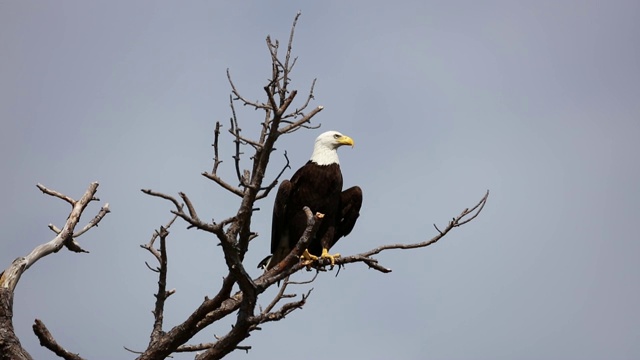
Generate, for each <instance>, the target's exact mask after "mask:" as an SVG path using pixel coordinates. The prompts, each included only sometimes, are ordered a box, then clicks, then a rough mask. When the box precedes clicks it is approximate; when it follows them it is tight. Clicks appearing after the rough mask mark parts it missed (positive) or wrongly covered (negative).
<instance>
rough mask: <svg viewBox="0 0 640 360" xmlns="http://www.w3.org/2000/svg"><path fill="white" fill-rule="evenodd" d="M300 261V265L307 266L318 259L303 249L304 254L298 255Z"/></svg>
mask: <svg viewBox="0 0 640 360" xmlns="http://www.w3.org/2000/svg"><path fill="white" fill-rule="evenodd" d="M300 260H301V261H302V265H304V266H309V265H311V264H312V263H313V262H314V261H316V260H318V257H317V256H315V255H313V254H311V253H310V252H309V250H307V249H304V252H303V253H302V255H300Z"/></svg>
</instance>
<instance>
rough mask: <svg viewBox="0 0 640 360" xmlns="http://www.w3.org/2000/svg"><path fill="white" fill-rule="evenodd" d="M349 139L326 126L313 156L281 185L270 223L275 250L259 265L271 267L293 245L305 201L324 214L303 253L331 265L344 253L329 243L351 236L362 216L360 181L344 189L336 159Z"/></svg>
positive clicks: (303, 224)
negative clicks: (335, 252)
mask: <svg viewBox="0 0 640 360" xmlns="http://www.w3.org/2000/svg"><path fill="white" fill-rule="evenodd" d="M342 145H351V146H352V147H353V140H352V139H351V138H350V137H348V136H346V135H342V134H341V133H339V132H337V131H327V132H325V133H322V134H320V136H318V138H316V142H315V145H314V147H313V153H312V154H311V159H310V160H309V161H308V162H307V163H306V164H305V165H304V166H303V167H301V168H300V169H298V171H296V172H295V174H293V177H292V178H291V180H284V181H282V184H280V187H279V188H278V194H277V195H276V200H275V202H274V204H273V220H272V224H271V255H269V256H267V257H266V258H265V259H264V260H262V261H261V262H260V265H258V267H262V268H265V269H267V270H268V269H271V268H272V267H274V266H275V265H276V264H278V263H279V262H280V261H282V260H283V259H284V258H285V257H286V256H287V255H288V254H289V252H290V251H291V250H292V249H293V248H294V247H295V245H296V243H297V242H298V240H299V239H300V237H301V236H302V233H303V232H304V230H305V228H306V226H307V217H306V215H305V213H304V211H303V207H305V206H308V207H309V208H310V209H311V211H312V212H314V213H317V212H318V213H321V214H324V217H323V219H322V222H321V223H320V227H319V228H318V230H317V232H316V234H315V236H314V238H312V239H311V242H310V243H309V246H308V248H307V250H305V252H304V254H303V255H302V259H303V260H304V261H308V262H312V261H314V260H317V259H318V257H319V258H324V259H329V260H330V261H331V265H333V264H334V262H335V258H337V257H340V254H334V255H330V254H329V249H330V248H331V247H332V246H333V245H335V243H336V242H337V241H338V240H339V239H340V238H341V237H343V236H347V235H348V234H349V233H350V232H351V230H352V229H353V226H354V225H355V223H356V220H357V219H358V217H359V216H360V207H361V205H362V190H361V189H360V187H358V186H354V187H351V188H349V189H347V190H345V191H342V172H341V171H340V162H339V161H338V152H337V150H338V148H339V147H340V146H342Z"/></svg>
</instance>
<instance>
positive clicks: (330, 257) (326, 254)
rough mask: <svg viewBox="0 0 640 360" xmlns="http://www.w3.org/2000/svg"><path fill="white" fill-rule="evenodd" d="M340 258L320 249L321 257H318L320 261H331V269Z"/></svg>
mask: <svg viewBox="0 0 640 360" xmlns="http://www.w3.org/2000/svg"><path fill="white" fill-rule="evenodd" d="M339 257H340V254H338V253H335V254H333V255H331V254H329V249H324V248H323V249H322V255H320V258H321V259H329V260H330V261H331V267H333V266H334V265H335V263H336V259H337V258H339Z"/></svg>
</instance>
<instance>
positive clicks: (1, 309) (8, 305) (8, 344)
mask: <svg viewBox="0 0 640 360" xmlns="http://www.w3.org/2000/svg"><path fill="white" fill-rule="evenodd" d="M0 359H1V360H33V358H32V357H31V355H29V353H28V352H27V351H26V350H25V349H24V348H23V347H22V345H21V344H20V340H18V337H17V336H16V334H15V332H14V330H13V292H12V291H11V290H9V289H7V288H0Z"/></svg>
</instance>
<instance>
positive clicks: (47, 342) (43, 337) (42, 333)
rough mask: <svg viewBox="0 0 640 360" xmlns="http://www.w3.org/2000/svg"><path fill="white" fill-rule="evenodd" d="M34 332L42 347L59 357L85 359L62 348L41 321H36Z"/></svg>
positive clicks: (71, 359) (68, 359) (74, 359)
mask: <svg viewBox="0 0 640 360" xmlns="http://www.w3.org/2000/svg"><path fill="white" fill-rule="evenodd" d="M33 332H34V333H35V334H36V336H37V337H38V339H39V340H40V345H42V346H44V347H46V348H47V349H49V350H51V351H52V352H53V353H54V354H56V355H58V356H59V357H61V358H63V359H67V360H84V358H83V357H81V356H80V355H78V354H74V353H71V352H69V351H67V350H65V349H64V348H63V347H62V346H60V344H58V343H57V342H56V340H55V339H54V338H53V336H52V335H51V333H50V332H49V330H48V329H47V327H46V326H45V325H44V323H43V322H42V321H40V320H39V319H36V321H35V323H34V324H33Z"/></svg>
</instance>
